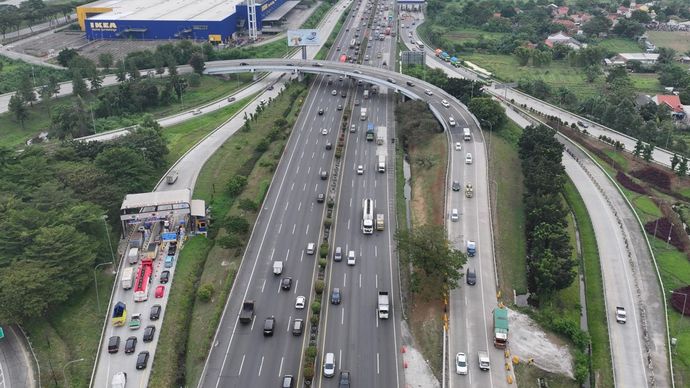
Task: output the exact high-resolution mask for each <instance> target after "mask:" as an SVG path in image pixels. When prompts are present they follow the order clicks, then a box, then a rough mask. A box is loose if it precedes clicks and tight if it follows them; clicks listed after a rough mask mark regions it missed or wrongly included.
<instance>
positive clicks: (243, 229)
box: [225, 216, 249, 234]
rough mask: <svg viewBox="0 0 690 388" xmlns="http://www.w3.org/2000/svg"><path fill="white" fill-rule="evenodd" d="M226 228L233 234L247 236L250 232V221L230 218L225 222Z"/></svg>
mask: <svg viewBox="0 0 690 388" xmlns="http://www.w3.org/2000/svg"><path fill="white" fill-rule="evenodd" d="M225 228H226V229H227V230H228V231H230V232H233V233H238V234H245V233H247V232H249V221H247V220H246V219H244V218H243V217H239V216H230V217H228V219H227V220H226V221H225Z"/></svg>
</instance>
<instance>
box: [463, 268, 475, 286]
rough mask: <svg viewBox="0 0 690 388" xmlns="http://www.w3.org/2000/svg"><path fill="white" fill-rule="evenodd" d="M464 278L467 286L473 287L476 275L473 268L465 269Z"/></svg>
mask: <svg viewBox="0 0 690 388" xmlns="http://www.w3.org/2000/svg"><path fill="white" fill-rule="evenodd" d="M465 278H466V279H467V284H468V285H470V286H474V285H475V284H477V273H476V272H475V270H474V268H467V274H466V275H465Z"/></svg>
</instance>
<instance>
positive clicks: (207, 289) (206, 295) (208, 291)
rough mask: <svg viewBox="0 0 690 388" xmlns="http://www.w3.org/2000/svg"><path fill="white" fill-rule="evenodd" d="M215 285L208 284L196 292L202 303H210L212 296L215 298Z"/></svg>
mask: <svg viewBox="0 0 690 388" xmlns="http://www.w3.org/2000/svg"><path fill="white" fill-rule="evenodd" d="M213 291H214V290H213V284H210V283H206V284H204V285H203V286H201V287H199V289H198V290H197V292H196V296H197V298H199V300H200V301H202V302H208V301H209V300H211V296H213Z"/></svg>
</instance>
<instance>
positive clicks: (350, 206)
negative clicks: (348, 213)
mask: <svg viewBox="0 0 690 388" xmlns="http://www.w3.org/2000/svg"><path fill="white" fill-rule="evenodd" d="M350 207H352V197H350Z"/></svg>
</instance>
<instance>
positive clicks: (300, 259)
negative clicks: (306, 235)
mask: <svg viewBox="0 0 690 388" xmlns="http://www.w3.org/2000/svg"><path fill="white" fill-rule="evenodd" d="M302 259H304V251H302V254H301V255H300V256H299V262H300V263H301V262H302Z"/></svg>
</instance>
